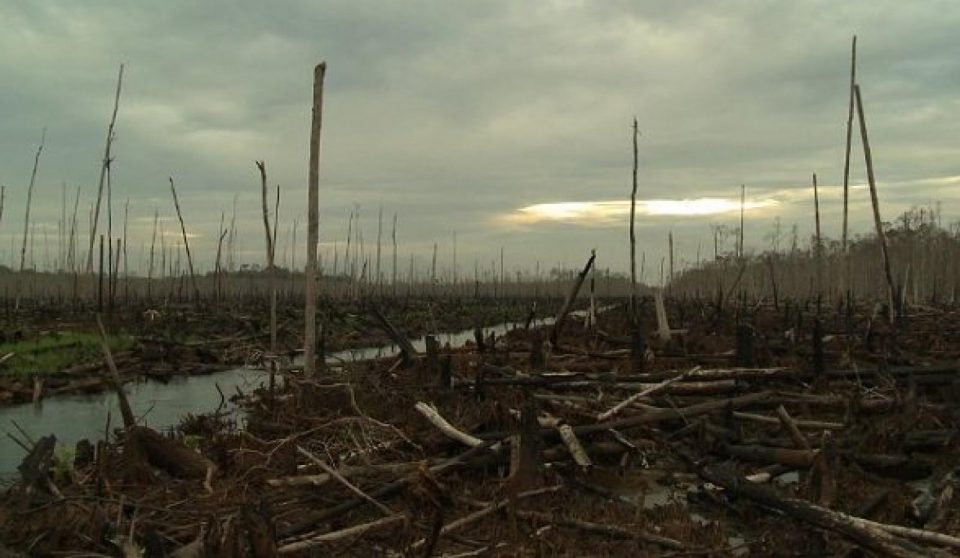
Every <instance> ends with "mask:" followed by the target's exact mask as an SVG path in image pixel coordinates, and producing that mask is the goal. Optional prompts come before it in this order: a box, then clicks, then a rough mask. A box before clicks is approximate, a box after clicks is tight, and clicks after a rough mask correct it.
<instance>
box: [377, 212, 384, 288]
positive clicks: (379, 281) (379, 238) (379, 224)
mask: <svg viewBox="0 0 960 558" xmlns="http://www.w3.org/2000/svg"><path fill="white" fill-rule="evenodd" d="M382 239H383V205H382V204H381V205H380V209H379V211H378V212H377V267H376V273H377V280H376V286H377V297H380V296H383V275H382V274H381V273H380V244H381V241H382Z"/></svg>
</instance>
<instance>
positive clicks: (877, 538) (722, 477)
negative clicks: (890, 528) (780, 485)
mask: <svg viewBox="0 0 960 558" xmlns="http://www.w3.org/2000/svg"><path fill="white" fill-rule="evenodd" d="M697 473H698V474H699V475H700V476H701V477H702V478H703V479H704V480H706V481H708V482H710V483H713V484H715V485H717V486H719V487H721V488H723V489H725V490H728V491H730V493H731V494H734V495H736V496H744V497H746V498H748V499H750V500H753V501H754V502H757V503H759V504H761V505H762V506H764V507H767V508H771V509H774V510H777V511H779V512H781V513H783V514H785V515H787V516H789V517H792V518H794V519H797V520H799V521H803V522H804V523H809V524H811V525H814V526H816V527H819V528H821V529H826V530H828V531H833V532H835V533H838V534H840V535H843V536H845V537H847V538H848V539H850V540H851V541H853V542H855V543H856V544H858V545H860V546H863V547H864V548H867V549H869V550H872V551H873V552H876V553H878V554H880V555H882V556H894V557H899V558H920V557H922V556H929V554H928V553H927V552H926V551H927V550H929V549H925V548H922V547H919V546H917V545H915V544H913V543H910V542H909V541H905V540H903V539H900V538H897V537H895V536H893V535H891V534H890V533H888V532H887V531H884V530H882V529H879V528H877V527H874V526H870V525H867V524H865V523H864V521H865V520H859V521H856V519H857V518H853V517H852V516H848V515H845V514H842V513H839V512H835V511H833V510H829V509H826V508H822V507H820V506H817V505H815V504H811V503H810V502H807V501H805V500H800V499H796V498H782V497H781V496H779V495H778V494H777V493H776V492H774V491H773V490H771V489H770V488H768V487H766V486H763V485H759V484H754V483H751V482H749V481H745V480H744V479H743V478H741V477H740V476H739V475H736V474H734V473H732V472H729V471H724V470H722V469H720V468H715V467H698V468H697Z"/></svg>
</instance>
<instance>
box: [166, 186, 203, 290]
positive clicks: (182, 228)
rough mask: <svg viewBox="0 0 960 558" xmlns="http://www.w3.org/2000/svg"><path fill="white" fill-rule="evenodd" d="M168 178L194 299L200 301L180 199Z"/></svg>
mask: <svg viewBox="0 0 960 558" xmlns="http://www.w3.org/2000/svg"><path fill="white" fill-rule="evenodd" d="M169 179H170V192H171V193H172V194H173V206H174V208H176V210H177V218H178V219H180V232H181V233H183V248H184V249H185V250H186V251H187V265H188V266H189V267H190V283H191V284H192V285H193V294H194V295H195V296H196V300H197V302H198V303H199V302H200V289H199V288H198V287H197V275H196V274H195V273H194V272H193V257H192V256H191V255H190V242H189V241H188V240H187V227H186V225H184V224H183V214H182V213H180V201H179V200H178V199H177V189H176V188H174V187H173V177H172V176H171V177H169Z"/></svg>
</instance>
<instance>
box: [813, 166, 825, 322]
mask: <svg viewBox="0 0 960 558" xmlns="http://www.w3.org/2000/svg"><path fill="white" fill-rule="evenodd" d="M813 214H814V218H815V220H816V229H815V230H816V243H817V244H816V246H815V247H814V257H815V258H816V264H817V313H818V314H819V312H820V300H821V298H823V240H822V239H821V236H820V193H819V191H818V190H817V173H813Z"/></svg>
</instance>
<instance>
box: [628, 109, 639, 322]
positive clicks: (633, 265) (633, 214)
mask: <svg viewBox="0 0 960 558" xmlns="http://www.w3.org/2000/svg"><path fill="white" fill-rule="evenodd" d="M637 134H638V130H637V118H636V117H634V118H633V188H632V189H631V190H630V323H631V324H634V325H636V321H637V233H636V220H637V166H638V164H639V153H638V151H637Z"/></svg>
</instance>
